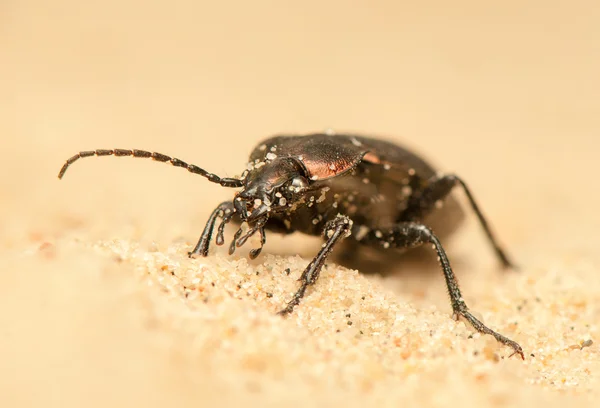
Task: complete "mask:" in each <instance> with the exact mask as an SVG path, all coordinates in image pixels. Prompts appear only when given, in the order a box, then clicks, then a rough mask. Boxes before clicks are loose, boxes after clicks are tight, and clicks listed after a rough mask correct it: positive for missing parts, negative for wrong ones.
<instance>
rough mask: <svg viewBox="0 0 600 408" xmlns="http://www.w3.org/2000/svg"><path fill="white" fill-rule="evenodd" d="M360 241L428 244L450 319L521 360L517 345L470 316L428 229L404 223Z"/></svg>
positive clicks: (390, 244)
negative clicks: (486, 336)
mask: <svg viewBox="0 0 600 408" xmlns="http://www.w3.org/2000/svg"><path fill="white" fill-rule="evenodd" d="M361 242H363V243H365V244H371V245H375V246H380V247H383V248H415V247H418V246H421V245H423V244H432V245H433V249H434V250H435V251H436V253H437V256H438V260H439V262H440V264H441V266H442V271H443V273H444V278H445V280H446V286H447V287H448V294H449V295H450V303H451V304H452V311H453V312H454V316H455V317H459V316H462V317H464V318H465V319H466V320H467V321H468V322H469V323H470V324H471V326H473V328H475V330H477V331H478V332H480V333H484V334H489V335H491V336H494V338H495V339H496V340H498V341H499V342H500V343H502V344H504V345H506V346H508V347H510V348H512V349H513V350H514V353H513V354H519V355H520V356H521V358H523V359H524V355H523V349H522V348H521V346H520V345H519V344H518V343H516V342H515V341H513V340H511V339H509V338H508V337H505V336H503V335H502V334H500V333H498V332H495V331H494V330H492V329H490V328H489V327H487V326H486V325H485V324H483V323H482V322H481V321H479V320H478V319H477V318H476V317H475V316H473V315H472V314H471V312H470V311H469V308H468V307H467V305H466V303H465V301H464V300H463V297H462V293H461V291H460V288H459V286H458V281H457V280H456V276H455V275H454V272H453V271H452V268H451V267H450V261H449V260H448V256H447V255H446V251H445V250H444V248H443V247H442V244H441V243H440V241H439V239H438V237H437V236H436V235H435V234H434V233H433V231H431V229H430V228H429V227H427V226H425V225H422V224H418V223H414V222H404V223H400V224H397V225H395V226H393V227H392V228H388V229H386V230H371V231H369V232H368V234H367V235H366V237H364V238H363V240H362V241H361Z"/></svg>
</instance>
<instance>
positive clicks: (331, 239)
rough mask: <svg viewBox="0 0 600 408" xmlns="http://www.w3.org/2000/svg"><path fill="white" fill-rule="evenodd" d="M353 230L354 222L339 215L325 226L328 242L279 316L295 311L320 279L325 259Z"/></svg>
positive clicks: (303, 274) (308, 267) (324, 231)
mask: <svg viewBox="0 0 600 408" xmlns="http://www.w3.org/2000/svg"><path fill="white" fill-rule="evenodd" d="M351 228H352V220H351V219H350V218H348V217H346V216H345V215H338V216H337V217H336V218H335V219H334V220H332V221H329V222H327V224H325V229H324V230H323V235H324V236H325V238H326V239H327V241H326V242H325V243H324V244H323V246H322V248H321V250H320V251H319V253H318V254H317V256H316V257H315V258H314V259H313V260H312V261H311V263H309V264H308V266H307V267H306V269H305V270H304V272H303V273H302V276H300V279H299V280H300V281H301V282H302V283H301V284H300V288H299V289H298V290H297V291H296V293H295V294H294V296H293V297H292V300H290V301H289V302H288V304H287V306H286V307H285V308H284V309H283V310H281V311H280V312H279V313H278V314H280V315H286V314H288V313H291V312H292V310H294V307H295V306H297V305H298V303H300V300H302V298H303V297H304V294H305V292H306V289H307V288H308V286H309V285H312V284H314V283H315V282H316V281H317V278H318V277H319V273H320V272H321V269H322V268H323V265H324V264H325V259H326V258H327V256H328V255H329V254H330V253H331V251H332V250H333V246H334V245H335V244H336V243H337V242H339V241H340V240H342V239H343V238H346V237H347V236H349V235H350V230H351Z"/></svg>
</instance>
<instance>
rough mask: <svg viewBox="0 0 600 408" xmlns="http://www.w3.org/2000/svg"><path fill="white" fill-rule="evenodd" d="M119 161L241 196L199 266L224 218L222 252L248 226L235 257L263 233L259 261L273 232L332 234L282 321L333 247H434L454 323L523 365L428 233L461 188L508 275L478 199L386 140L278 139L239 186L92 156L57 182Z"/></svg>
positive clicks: (204, 246) (219, 214)
mask: <svg viewBox="0 0 600 408" xmlns="http://www.w3.org/2000/svg"><path fill="white" fill-rule="evenodd" d="M111 155H114V156H133V157H143V158H152V159H154V160H156V161H160V162H169V163H171V164H172V165H173V166H176V167H183V168H185V169H187V170H188V171H190V172H192V173H195V174H199V175H201V176H203V177H206V178H207V179H208V180H209V181H212V182H213V183H218V184H220V185H222V186H224V187H234V188H241V191H239V192H237V193H236V195H235V198H234V199H233V201H225V202H223V203H221V204H220V205H219V206H218V207H217V208H216V209H215V210H214V211H213V212H212V214H211V215H210V217H209V219H208V222H207V223H206V226H205V228H204V231H203V232H202V235H201V236H200V239H199V240H198V243H197V244H196V247H195V248H194V249H193V250H192V251H191V252H190V253H189V255H190V256H194V255H201V256H207V255H208V247H209V243H210V241H211V238H212V236H213V232H214V228H215V225H216V222H217V219H219V218H220V219H221V222H220V224H219V225H218V227H217V233H216V239H215V242H216V244H217V245H222V244H223V243H224V229H225V225H226V224H227V223H229V222H234V223H236V224H242V223H245V224H246V225H247V230H246V231H245V232H244V230H243V229H242V227H241V226H240V228H239V229H238V230H237V232H236V233H235V236H234V238H233V240H232V242H231V245H230V247H229V253H230V254H232V253H233V252H234V251H235V248H236V247H240V246H242V245H244V243H245V242H246V241H247V240H248V238H250V237H251V236H252V235H254V234H255V233H257V232H258V233H259V235H260V247H259V248H256V249H253V250H251V251H250V257H251V258H255V257H257V256H258V254H259V253H260V251H261V249H262V247H263V245H264V243H265V230H269V231H273V232H278V233H283V234H289V233H292V232H295V231H299V232H302V233H305V234H309V235H321V234H323V236H324V238H325V243H324V244H323V246H322V248H321V250H320V251H319V253H318V254H317V256H316V257H315V258H314V259H313V260H312V261H311V262H310V264H309V265H308V266H307V267H306V269H305V270H304V272H303V273H302V276H301V278H300V281H301V282H302V283H301V285H300V288H299V289H298V291H297V292H296V293H295V294H294V296H293V297H292V299H291V300H290V302H289V303H288V304H287V306H286V307H285V308H284V309H283V310H281V311H280V312H279V313H280V314H282V315H285V314H288V313H290V312H291V311H292V310H293V308H294V307H295V306H296V305H298V303H299V302H300V300H301V299H302V297H303V296H304V294H305V292H306V289H307V287H308V286H309V285H312V284H314V283H315V282H316V280H317V278H318V277H319V272H320V270H321V268H322V267H323V264H324V263H325V260H326V258H327V256H328V255H329V254H330V253H331V251H332V250H333V247H334V246H335V245H336V244H337V243H338V242H339V241H341V240H342V239H344V238H347V237H353V239H354V241H355V242H357V243H359V244H362V245H367V246H371V247H376V248H380V249H387V248H401V249H406V248H413V247H417V246H420V245H423V244H431V245H432V246H433V249H434V250H435V251H436V252H437V255H438V260H439V262H440V264H441V266H442V270H443V272H444V278H445V279H446V285H447V286H448V292H449V294H450V301H451V304H452V310H453V312H454V316H455V317H456V318H458V317H459V316H463V317H464V318H465V319H466V320H467V321H468V322H469V323H470V324H471V325H472V326H473V327H474V328H475V329H476V330H478V331H479V332H481V333H485V334H491V335H492V336H494V337H495V338H496V340H498V341H499V342H500V343H503V344H505V345H507V346H509V347H511V348H512V349H513V350H514V353H513V354H519V355H520V356H521V358H524V355H523V350H522V348H521V346H520V345H519V344H517V343H516V342H514V341H512V340H510V339H508V338H507V337H505V336H503V335H501V334H499V333H497V332H495V331H493V330H491V329H490V328H488V327H487V326H485V325H484V324H483V323H482V322H480V321H479V320H478V319H476V318H475V317H474V316H473V315H472V314H471V313H470V312H469V309H468V308H467V305H466V304H465V302H464V300H463V298H462V295H461V292H460V289H459V287H458V283H457V280H456V277H455V275H454V272H453V271H452V268H451V267H450V262H449V261H448V257H447V256H446V252H445V251H444V249H443V247H442V245H441V243H440V241H439V238H438V236H437V235H436V234H434V233H433V231H432V229H431V228H430V227H429V226H427V225H425V224H424V223H423V220H424V218H425V217H426V216H428V215H430V214H432V213H436V212H437V211H434V210H435V209H436V207H440V204H441V203H442V201H443V200H445V199H451V198H450V197H448V195H449V193H450V191H451V190H452V188H453V187H455V186H457V185H458V186H461V187H462V189H463V190H464V191H465V193H466V195H467V198H468V200H469V202H470V205H471V207H472V208H473V210H474V211H475V214H476V215H477V217H478V219H479V221H480V223H481V225H482V227H483V229H484V231H485V233H486V235H487V237H488V239H489V241H490V243H491V245H492V247H493V248H494V250H495V252H496V255H497V256H498V258H499V259H500V261H501V263H502V264H503V265H504V266H505V267H510V266H512V262H511V261H510V260H509V259H508V257H507V256H506V254H505V252H504V251H503V250H502V248H501V247H500V246H499V245H498V243H497V242H496V239H495V238H494V236H493V234H492V232H491V230H490V228H489V227H488V224H487V222H486V220H485V218H484V217H483V215H482V213H481V211H480V210H479V207H478V206H477V204H476V203H475V200H474V199H473V195H472V194H471V192H470V191H469V189H468V188H467V186H466V184H465V183H464V182H463V181H462V180H461V179H460V178H458V177H457V176H455V175H440V174H437V173H436V171H435V170H434V169H433V167H432V166H430V165H429V164H428V163H427V162H425V161H424V160H423V159H422V158H420V157H419V156H417V155H415V154H414V153H411V152H410V151H408V150H406V149H404V148H402V147H400V146H397V145H395V144H393V143H390V142H387V141H384V140H379V139H374V138H368V137H363V136H358V135H335V134H333V133H331V132H326V133H318V134H311V135H306V136H275V137H272V138H269V139H267V140H265V141H263V142H262V143H260V144H259V145H258V147H256V148H255V149H254V151H253V152H252V154H251V155H250V161H249V163H248V168H247V169H246V170H245V171H244V172H243V174H242V175H241V177H239V178H221V177H218V176H217V175H215V174H212V173H208V172H207V171H205V170H204V169H201V168H200V167H197V166H194V165H190V164H187V163H185V162H183V161H181V160H179V159H176V158H171V157H169V156H166V155H164V154H161V153H155V152H148V151H145V150H126V149H114V150H93V151H82V152H80V153H78V154H76V155H75V156H73V157H71V158H70V159H68V160H67V162H66V163H65V164H64V166H63V167H62V169H61V170H60V173H59V174H58V177H59V178H62V177H63V175H64V174H65V172H66V170H67V168H68V167H69V166H70V165H71V164H73V163H74V162H75V161H77V160H78V159H79V158H81V157H89V156H111ZM438 211H440V212H443V211H444V209H443V208H442V209H439V210H438ZM456 216H457V214H456V213H454V214H452V213H449V214H446V215H445V217H444V218H443V219H442V223H443V224H448V223H452V222H453V218H456ZM458 217H459V218H460V214H458ZM440 225H441V227H443V226H444V225H442V224H440Z"/></svg>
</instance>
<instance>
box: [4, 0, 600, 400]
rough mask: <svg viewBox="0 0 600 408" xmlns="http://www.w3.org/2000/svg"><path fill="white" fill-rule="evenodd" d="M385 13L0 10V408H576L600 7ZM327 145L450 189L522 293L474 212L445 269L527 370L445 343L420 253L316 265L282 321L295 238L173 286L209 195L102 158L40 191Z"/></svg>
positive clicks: (590, 235)
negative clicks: (418, 156)
mask: <svg viewBox="0 0 600 408" xmlns="http://www.w3.org/2000/svg"><path fill="white" fill-rule="evenodd" d="M211 3H212V2H211ZM402 3H403V2H392V1H389V2H385V1H381V2H371V3H367V2H364V3H363V4H362V5H357V4H353V5H350V3H348V2H342V1H331V2H327V3H322V2H316V1H314V2H313V1H308V2H306V1H305V2H302V5H300V4H295V5H291V3H290V4H287V5H286V4H284V3H283V2H276V1H264V0H259V1H255V2H238V3H233V4H227V5H222V6H209V5H207V4H208V2H193V1H170V2H164V4H158V5H157V4H154V3H153V4H148V2H134V1H118V2H117V1H109V2H102V3H100V2H99V3H97V4H98V5H96V6H94V5H91V3H90V4H88V3H85V5H84V3H83V2H75V1H72V0H62V1H60V0H59V1H55V2H51V3H48V2H40V1H36V0H32V1H26V0H23V1H8V2H7V1H5V2H3V3H2V5H0V12H1V14H0V52H1V54H0V58H1V59H2V63H1V64H0V86H1V87H2V89H3V91H2V95H1V96H0V104H1V105H0V108H1V109H0V115H2V116H1V118H0V119H1V120H0V134H1V136H0V148H1V152H2V160H1V161H0V166H1V167H0V193H1V200H0V225H2V228H1V229H0V367H1V368H0V406H3V407H34V406H35V407H45V406H61V407H71V406H72V407H79V406H142V405H144V406H157V407H158V406H167V405H169V406H241V405H242V404H243V405H244V406H275V405H277V406H288V407H291V406H341V405H344V406H348V407H350V406H394V407H397V406H403V405H404V406H406V405H409V406H410V405H412V406H417V405H418V406H448V404H450V403H451V404H459V403H460V405H461V406H463V407H470V406H478V407H481V406H516V405H519V406H523V405H525V404H527V405H528V406H530V407H536V406H545V407H549V406H564V405H565V404H572V406H581V407H584V406H597V401H598V397H599V396H600V394H599V391H598V389H599V386H600V381H599V378H600V377H599V376H600V348H599V346H600V325H599V320H600V280H599V279H598V272H599V271H598V270H599V268H600V255H599V251H598V249H599V245H598V238H597V230H598V228H599V227H600V217H599V216H598V214H597V208H598V207H599V205H600V189H599V188H598V179H597V173H598V170H599V167H600V166H599V165H598V153H599V152H600V142H599V141H598V134H599V132H600V105H599V104H598V100H599V98H600V79H599V76H598V72H600V54H599V53H598V50H600V34H599V33H598V30H597V22H598V21H600V20H599V19H600V8H599V7H598V5H597V4H596V2H593V1H589V2H583V1H572V2H569V3H568V5H566V4H567V3H564V4H565V5H562V6H557V5H553V2H550V3H548V2H545V1H544V2H542V1H540V2H533V1H527V2H521V1H508V2H503V5H498V6H496V7H491V6H483V5H481V4H480V3H478V2H468V1H459V2H452V4H450V3H448V2H442V1H439V2H428V3H422V2H420V3H419V4H421V5H416V4H417V3H416V2H406V4H402ZM413 3H415V4H413ZM50 4H51V5H50ZM556 4H559V3H558V2H556ZM561 4H562V3H561ZM329 127H331V128H334V129H338V130H340V131H343V130H350V131H356V132H366V133H374V134H378V135H384V136H388V137H389V138H391V139H392V140H395V141H397V142H399V143H404V144H406V145H408V146H410V147H413V148H414V149H416V150H418V151H420V152H423V153H424V154H425V155H426V156H427V157H428V158H429V159H430V160H432V161H433V162H435V163H437V164H438V166H439V168H440V169H441V170H442V171H447V172H456V173H457V174H460V175H461V176H462V177H463V178H464V179H465V180H467V182H468V183H469V185H470V186H471V188H472V190H473V191H474V193H475V195H476V197H477V199H478V201H479V203H480V204H481V206H482V208H483V209H484V211H485V213H486V214H487V215H488V217H489V219H490V222H491V224H492V225H493V228H494V230H495V231H496V232H497V234H498V236H499V237H500V239H501V241H502V242H503V243H504V244H505V245H506V247H507V248H508V249H509V251H510V253H511V254H512V256H513V257H514V258H515V259H516V261H517V263H518V264H519V266H520V270H519V271H504V270H502V269H501V268H500V267H499V265H498V264H497V262H496V260H495V259H494V257H493V254H492V253H491V251H490V249H489V247H488V245H487V243H486V242H485V240H484V237H483V235H482V233H481V230H480V228H479V227H478V226H477V224H476V223H475V222H474V217H473V215H472V214H471V213H468V217H467V222H466V223H465V224H464V226H463V227H462V228H461V230H460V231H459V233H457V234H456V235H455V236H453V237H452V239H450V240H447V241H446V242H444V244H445V245H446V246H447V249H448V252H449V255H450V257H451V261H452V263H453V266H454V268H455V271H456V273H457V275H458V277H459V279H460V282H461V285H462V289H463V293H464V296H465V298H466V301H467V302H468V304H469V305H470V306H471V308H472V309H473V310H474V311H475V312H476V313H477V314H478V316H480V317H481V318H482V319H483V320H484V321H485V322H486V323H487V324H488V325H490V326H492V327H494V328H496V329H498V330H499V331H501V332H502V333H504V334H506V335H507V336H509V337H511V338H513V339H515V340H516V341H518V342H519V343H520V344H521V345H522V346H523V348H524V350H525V353H526V358H525V361H521V360H520V359H516V358H514V357H513V358H508V355H509V354H510V351H509V350H508V349H506V348H505V347H502V346H501V345H499V344H497V343H496V342H495V340H494V339H493V338H491V337H489V336H480V335H478V334H476V333H474V332H473V330H472V329H471V328H469V327H467V326H466V325H465V324H464V323H463V322H455V321H454V320H452V319H451V316H450V313H451V310H450V305H449V303H448V300H447V296H446V293H445V287H444V282H443V279H442V277H441V274H440V272H439V270H438V268H437V265H436V262H435V259H434V256H433V254H429V255H428V253H427V252H423V253H422V254H424V255H423V256H413V257H409V258H407V259H406V260H404V261H400V262H396V261H395V260H391V259H390V260H387V261H386V262H387V263H388V265H386V268H385V269H386V270H387V273H385V274H382V273H380V272H382V269H380V267H377V266H374V265H373V264H364V265H360V266H358V267H357V269H346V268H344V267H341V266H337V265H336V264H335V263H334V262H330V263H328V264H327V266H326V268H325V270H324V271H323V273H322V276H321V278H320V280H319V281H318V283H317V284H316V286H315V287H314V288H313V289H311V290H310V291H309V292H308V295H307V296H306V299H305V300H304V302H303V303H302V305H301V306H300V307H298V308H297V311H296V313H294V315H293V316H291V317H290V318H287V319H282V318H279V317H277V316H276V315H275V312H276V311H277V310H278V309H279V308H280V307H281V306H282V305H283V304H284V303H285V301H286V300H287V299H289V297H290V295H291V293H292V292H293V291H294V289H295V288H296V285H297V282H296V279H297V277H298V276H299V275H300V273H301V271H302V269H303V268H304V266H305V265H306V264H307V262H308V260H309V259H310V257H311V256H313V254H314V253H315V251H316V250H317V248H318V247H319V241H318V240H317V239H309V238H306V237H302V236H293V237H286V238H283V237H279V236H277V235H275V234H271V235H269V236H268V243H267V246H266V249H265V251H264V253H263V255H261V257H259V258H258V259H257V260H255V261H252V262H250V261H248V260H247V258H245V254H246V253H247V252H244V251H239V253H236V255H235V256H232V257H229V256H227V254H226V253H225V251H224V250H223V248H215V249H214V251H213V252H211V255H210V256H209V257H208V258H206V259H195V260H190V259H188V258H187V257H186V252H187V250H189V248H190V246H192V245H194V244H195V241H196V239H197V238H198V235H199V233H200V231H201V229H202V227H203V225H204V222H205V220H206V218H207V217H208V214H209V213H210V211H211V210H212V209H213V208H214V206H215V205H216V204H217V203H219V202H221V201H223V200H225V199H228V198H230V197H231V194H232V192H231V191H227V190H225V189H222V188H219V187H218V186H215V185H212V184H210V183H208V182H206V181H205V180H203V179H201V178H199V177H195V176H193V175H190V174H188V173H186V172H184V171H182V170H179V169H173V168H170V167H167V166H164V165H161V164H157V163H152V162H150V161H139V160H138V161H136V160H134V159H126V158H123V159H116V158H99V159H88V160H86V161H85V162H83V161H82V162H81V163H77V165H76V166H75V167H73V169H72V170H71V172H70V173H69V174H67V176H66V177H65V179H64V180H63V181H60V182H59V181H58V179H57V178H56V174H57V172H58V170H59V168H60V166H61V165H62V163H63V161H64V160H65V159H66V158H67V157H69V156H71V155H72V154H74V153H75V152H76V151H78V150H86V149H93V148H111V147H121V148H140V149H151V150H157V151H160V152H163V153H166V154H172V155H176V156H177V157H180V158H181V159H184V160H187V161H190V162H193V163H195V164H198V165H201V166H203V167H205V168H207V169H209V170H210V171H213V172H215V173H218V174H221V175H229V176H231V175H234V174H237V173H240V172H241V171H242V170H243V167H244V165H245V161H246V156H247V154H248V152H249V151H250V149H251V148H252V147H253V146H254V145H255V144H256V143H257V142H258V141H259V140H260V139H262V138H264V137H267V136H269V135H271V134H274V133H279V132H308V131H314V130H321V129H324V128H329ZM456 196H457V197H458V198H459V199H460V200H463V202H464V197H463V196H462V195H461V194H456ZM229 233H230V232H229ZM255 243H256V242H255V241H253V242H252V244H255ZM286 268H289V269H290V273H289V276H288V275H287V274H286V273H285V272H284V271H285V269H286ZM359 271H360V272H359ZM594 402H596V404H595V403H594Z"/></svg>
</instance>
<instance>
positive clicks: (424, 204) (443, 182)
mask: <svg viewBox="0 0 600 408" xmlns="http://www.w3.org/2000/svg"><path fill="white" fill-rule="evenodd" d="M455 186H461V187H462V188H463V190H464V191H465V194H466V195H467V198H468V200H469V203H470V204H471V208H473V211H475V214H476V215H477V218H478V219H479V223H480V224H481V226H482V227H483V230H484V232H485V234H486V235H487V237H488V240H489V242H490V244H491V245H492V247H493V248H494V251H495V252H496V255H497V256H498V259H500V262H502V265H503V266H504V267H511V268H515V265H514V263H513V262H512V261H511V260H510V259H509V258H508V256H507V254H506V251H504V250H503V249H502V247H501V246H500V244H499V243H498V241H497V239H496V238H495V236H494V234H493V233H492V230H491V228H490V226H489V225H488V222H487V220H486V219H485V217H484V216H483V213H482V212H481V210H480V209H479V206H478V205H477V203H476V202H475V198H474V197H473V194H471V191H470V190H469V188H468V187H467V185H466V184H465V182H464V181H463V180H461V179H460V178H459V177H458V176H456V175H454V174H449V175H445V176H434V177H432V178H430V179H429V180H428V181H427V182H426V184H425V187H424V188H423V189H420V190H416V191H414V192H413V195H412V196H411V197H410V198H409V203H408V208H407V209H406V211H405V212H404V215H405V216H404V217H403V221H416V220H419V219H422V216H423V214H427V213H428V212H429V211H431V210H432V209H433V208H434V207H435V206H436V203H438V202H440V200H443V199H444V198H445V197H446V196H447V195H448V194H450V192H451V191H452V188H454V187H455Z"/></svg>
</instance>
